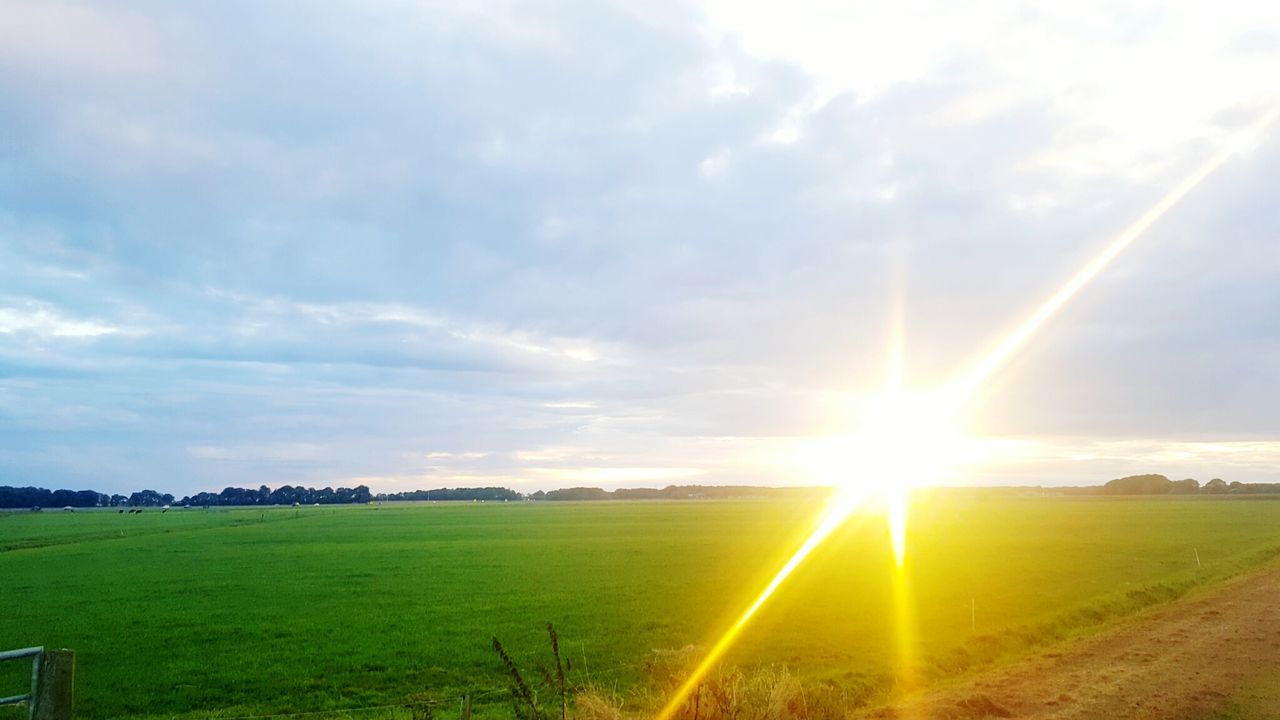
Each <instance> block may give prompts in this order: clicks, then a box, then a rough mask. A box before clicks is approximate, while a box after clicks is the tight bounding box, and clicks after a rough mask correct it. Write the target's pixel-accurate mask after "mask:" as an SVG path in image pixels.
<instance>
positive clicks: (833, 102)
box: [0, 0, 1280, 494]
mask: <svg viewBox="0 0 1280 720" xmlns="http://www.w3.org/2000/svg"><path fill="white" fill-rule="evenodd" d="M1264 5H1265V4H1263V3H1230V2H1218V3H1212V4H1209V3H1191V2H1184V3H1179V2H1080V3H1053V4H1034V5H1032V4H1023V3H1007V2H992V3H984V4H982V6H981V11H975V10H973V9H972V8H963V7H961V6H959V5H957V4H955V3H947V2H917V1H909V2H895V3H883V4H873V3H844V2H817V1H815V0H801V1H797V2H791V3H785V4H783V3H765V2H758V3H751V2H742V1H740V0H710V1H708V2H700V3H699V2H694V3H686V2H678V1H675V0H654V1H653V2H647V3H624V2H610V1H608V0H593V1H591V2H541V3H523V2H504V1H495V2H484V1H481V2H465V1H458V0H450V1H448V2H407V1H406V2H398V1H368V0H365V1H361V2H331V3H325V4H322V5H315V4H311V3H301V2H273V3H261V2H256V1H254V2H248V1H244V2H234V1H233V2H219V3H179V4H174V3H168V2H159V1H156V2H147V1H145V0H143V1H139V2H128V3H115V2H105V1H104V2H96V3H74V2H62V1H60V0H3V1H2V2H0V484H8V485H37V486H43V487H70V488H74V489H79V488H93V489H97V490H100V491H104V492H123V491H130V490H136V489H139V488H143V487H150V488H156V489H160V490H164V491H168V492H173V493H175V494H186V493H192V492H196V491H199V490H218V489H221V488H222V487H224V486H229V485H235V486H253V487H256V486H257V485H260V484H266V485H270V486H272V487H278V486H280V485H283V484H293V485H297V484H305V485H310V486H317V487H320V486H335V487H336V486H352V485H356V484H366V485H368V486H370V487H371V488H373V489H374V490H375V491H387V492H393V491H399V490H409V489H415V488H436V487H456V486H480V485H504V486H507V487H511V488H514V489H516V490H520V491H533V490H537V489H549V488H555V487H567V486H577V485H588V486H598V487H606V488H613V487H640V486H648V487H661V486H665V485H668V484H687V483H716V484H727V483H734V484H768V485H804V484H812V483H813V482H815V478H814V475H813V472H812V468H811V467H809V465H808V464H807V462H806V460H805V457H806V448H810V447H812V445H813V443H815V442H820V441H821V438H823V437H827V436H829V435H831V434H833V433H840V432H843V431H844V430H845V429H847V427H848V425H849V423H850V422H851V420H850V418H851V417H854V416H856V415H857V412H858V408H860V407H862V406H863V404H865V401H866V398H867V397H869V396H871V395H872V394H874V392H875V391H876V389H877V388H879V387H881V386H883V384H884V382H885V375H886V347H887V338H888V336H889V334H890V329H891V327H893V324H894V322H895V321H894V318H895V317H896V318H898V319H900V321H901V323H902V327H903V328H904V375H905V381H906V383H907V384H908V385H909V386H911V387H913V388H917V389H919V390H921V391H927V390H928V389H930V388H934V387H937V386H939V385H941V384H943V383H945V382H946V381H947V380H948V379H949V378H951V377H953V376H954V374H955V373H956V372H957V371H959V370H961V369H963V368H965V367H966V366H968V365H971V364H972V363H974V362H975V361H976V360H977V359H978V358H979V357H981V354H982V353H983V351H984V350H986V349H988V348H990V347H992V346H993V345H994V344H995V343H996V342H998V340H999V339H1000V337H1001V336H1002V334H1003V333H1006V332H1008V331H1009V330H1010V329H1011V328H1013V327H1015V326H1016V325H1017V324H1018V322H1019V321H1020V320H1022V319H1023V318H1024V317H1026V316H1027V314H1028V313H1030V312H1031V311H1032V310H1033V309H1034V308H1035V306H1036V305H1037V304H1038V303H1039V302H1041V301H1043V300H1044V299H1045V298H1046V297H1047V296H1048V295H1050V294H1051V293H1052V292H1053V291H1054V289H1055V288H1057V287H1058V286H1059V285H1060V284H1061V283H1062V282H1064V281H1065V280H1066V279H1067V278H1069V277H1070V276H1071V274H1072V273H1074V272H1075V270H1076V269H1077V268H1078V267H1080V266H1081V265H1082V264H1083V263H1085V262H1087V261H1088V260H1089V258H1090V257H1092V256H1093V254H1094V253H1096V252H1098V250H1099V249H1101V248H1102V247H1103V246H1104V245H1105V244H1106V243H1107V241H1108V240H1109V239H1110V238H1111V237H1112V236H1114V235H1115V234H1116V233H1117V232H1119V231H1120V230H1122V229H1123V228H1124V227H1125V226H1126V225H1128V224H1129V223H1130V222H1131V221H1133V220H1134V219H1135V218H1137V217H1138V216H1139V215H1141V214H1142V213H1143V212H1144V211H1145V210H1146V209H1147V208H1148V207H1150V206H1151V205H1152V204H1153V203H1154V202H1156V201H1157V200H1158V199H1159V198H1160V197H1162V196H1163V194H1164V193H1165V192H1167V191H1168V190H1169V188H1171V187H1173V186H1174V185H1176V184H1177V183H1179V182H1180V181H1181V180H1182V179H1183V178H1184V177H1186V176H1187V175H1188V174H1189V173H1191V172H1192V171H1194V169H1195V168H1196V167H1197V166H1198V165H1199V164H1200V163H1202V162H1204V161H1205V160H1206V159H1207V158H1209V157H1210V156H1212V155H1213V154H1214V153H1216V152H1218V151H1219V150H1221V149H1222V148H1224V147H1227V146H1229V144H1232V143H1234V144H1235V147H1236V148H1237V151H1238V152H1237V154H1236V155H1235V156H1234V157H1233V158H1232V159H1231V160H1229V161H1228V162H1227V163H1226V164H1225V165H1224V166H1223V167H1222V168H1221V169H1220V170H1219V171H1218V172H1217V173H1216V174H1214V175H1213V176H1212V177H1211V178H1209V180H1207V181H1206V182H1205V183H1203V184H1202V185H1201V186H1200V187H1198V188H1197V189H1196V190H1195V191H1194V192H1193V193H1192V194H1191V195H1190V196H1188V197H1187V198H1186V200H1185V201H1183V202H1182V203H1180V204H1179V205H1178V206H1176V207H1175V208H1174V209H1173V210H1172V211H1171V212H1170V213H1169V214H1168V215H1167V216H1166V217H1164V218H1163V219H1162V220H1161V221H1160V222H1159V223H1158V224H1157V225H1155V226H1154V227H1153V228H1152V229H1151V230H1150V231H1149V232H1148V233H1147V234H1146V235H1145V236H1144V237H1143V238H1142V239H1141V240H1140V241H1139V242H1138V243H1136V244H1135V245H1134V246H1133V247H1132V248H1130V249H1129V250H1127V251H1126V252H1125V253H1124V254H1123V255H1121V256H1120V257H1119V258H1118V259H1117V260H1116V262H1115V263H1114V264H1113V265H1111V266H1110V267H1109V268H1108V269H1107V270H1106V271H1105V272H1104V273H1103V274H1102V275H1100V276H1099V277H1098V278H1097V280H1096V281H1095V282H1094V283H1093V284H1091V285H1090V286H1089V287H1088V288H1087V289H1086V290H1085V291H1084V292H1083V293H1082V294H1081V295H1080V296H1079V298H1078V299H1077V300H1076V301H1074V302H1073V303H1072V304H1071V305H1070V306H1069V307H1067V308H1066V310H1065V311H1064V312H1063V313H1062V314H1061V315H1059V316H1058V317H1056V318H1055V319H1054V320H1053V322H1052V323H1050V324H1049V325H1048V326H1047V327H1046V328H1045V329H1044V331H1043V332H1041V333H1040V334H1038V335H1037V336H1036V337H1035V338H1034V339H1033V340H1032V341H1031V342H1030V343H1029V344H1028V345H1027V347H1026V348H1025V350H1024V351H1023V352H1022V353H1020V354H1019V355H1018V356H1017V358H1016V360H1015V362H1013V363H1011V364H1010V365H1009V366H1008V367H1006V368H1005V369H1004V370H1003V371H1002V372H1001V373H1000V374H999V375H998V376H997V377H996V378H995V379H994V381H993V383H992V384H991V385H990V386H989V387H987V388H986V389H985V391H984V393H983V394H982V396H981V398H980V399H979V401H978V402H977V403H976V405H975V406H974V407H973V408H972V409H971V411H970V412H969V414H968V415H967V416H966V420H965V433H966V437H967V438H968V440H966V447H967V448H969V452H968V454H966V456H965V458H964V459H963V462H959V463H958V464H957V465H956V467H955V468H954V469H953V470H952V472H950V473H948V475H947V477H945V478H941V479H940V480H939V481H940V482H953V483H965V484H974V483H979V484H999V485H1010V484H1017V485H1062V484H1096V483H1099V482H1103V481H1105V480H1108V479H1110V478H1113V477H1118V476H1121V475H1126V474H1130V473H1136V472H1161V473H1164V474H1167V475H1169V476H1170V477H1173V478H1175V479H1178V478H1182V477H1194V478H1197V479H1199V480H1201V481H1202V482H1203V481H1205V480H1208V479H1209V478H1212V477H1222V478H1224V479H1226V480H1229V481H1230V480H1241V481H1244V482H1259V481H1280V402H1277V401H1278V400H1280V313H1278V312H1276V308H1278V307H1280V236H1278V234H1280V213H1276V212H1275V201H1276V195H1275V188H1276V187H1280V138H1276V137H1270V136H1268V135H1267V134H1259V135H1255V136H1251V137H1247V138H1243V139H1242V138H1240V136H1239V135H1238V132H1239V131H1240V130H1241V129H1242V128H1244V127H1246V126H1248V125H1249V124H1250V123H1251V122H1253V121H1254V120H1255V119H1256V118H1257V117H1259V116H1261V115H1263V114H1264V113H1265V112H1266V111H1267V110H1268V109H1269V108H1270V107H1271V106H1272V105H1273V104H1274V103H1276V102H1277V101H1280V95H1278V94H1277V88H1276V86H1275V84H1274V79H1275V78H1276V77H1280V7H1272V8H1270V9H1268V8H1267V7H1265V6H1264ZM1272 134H1273V135H1280V133H1272Z"/></svg>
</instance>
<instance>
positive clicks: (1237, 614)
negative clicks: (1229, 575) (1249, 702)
mask: <svg viewBox="0 0 1280 720" xmlns="http://www.w3.org/2000/svg"><path fill="white" fill-rule="evenodd" d="M1277 667H1280V567H1277V566H1275V565H1271V566H1268V567H1267V568H1265V569H1262V570H1259V571H1256V572H1254V573H1251V574H1249V575H1246V576H1243V577H1240V578H1236V579H1234V580H1231V581H1229V582H1227V583H1225V584H1224V585H1222V586H1221V587H1219V588H1218V589H1216V590H1213V591H1211V592H1209V593H1205V594H1199V595H1196V596H1194V597H1190V598H1186V599H1183V600H1180V601H1178V602H1175V603H1172V604H1170V605H1167V606H1165V607H1163V608H1159V609H1156V610H1152V611H1149V612H1146V613H1143V614H1142V615H1140V616H1138V617H1137V618H1134V619H1133V620H1131V621H1129V622H1127V623H1125V624H1123V625H1121V626H1119V627H1116V628H1112V629H1108V630H1106V631H1104V632H1102V633H1099V634H1098V635H1094V636H1092V637H1089V638H1086V639H1083V640H1079V641H1075V642H1072V643H1068V644H1064V645H1059V646H1055V647H1053V648H1051V649H1049V650H1047V651H1045V652H1042V653H1040V654H1038V655H1035V656H1033V657H1031V658H1029V659H1027V660H1023V661H1019V662H1017V663H1014V664H1012V665H1008V666H1004V667H1001V668H996V669H993V670H991V671H988V672H986V673H982V674H979V675H976V676H974V677H973V678H972V679H969V680H967V681H964V682H962V683H960V684H957V685H954V686H948V687H947V688H945V689H939V690H935V691H931V692H926V693H924V694H923V695H921V696H919V697H917V698H914V699H912V700H908V701H904V702H900V703H898V704H895V705H892V706H888V707H882V708H878V709H875V710H871V711H868V712H867V713H866V714H865V716H864V717H867V718H898V719H900V720H924V719H926V718H927V719H928V720H977V719H979V718H991V717H998V718H1037V719H1042V720H1050V719H1053V720H1064V719H1066V718H1079V719H1082V720H1083V719H1084V718H1089V719H1091V720H1092V719H1094V718H1141V719H1142V720H1191V719H1192V718H1205V717H1212V716H1213V715H1214V714H1215V713H1216V712H1217V711H1218V709H1219V708H1221V707H1222V706H1223V704H1224V703H1225V702H1226V700H1227V699H1228V698H1230V697H1231V696H1232V695H1233V694H1234V693H1236V692H1238V691H1240V690H1242V689H1243V688H1246V687H1248V686H1249V685H1250V684H1251V683H1252V682H1254V681H1255V680H1256V679H1257V678H1259V677H1261V676H1263V675H1264V674H1266V673H1272V674H1274V672H1275V668H1277ZM1273 717H1280V709H1278V710H1277V714H1276V715H1275V716H1273Z"/></svg>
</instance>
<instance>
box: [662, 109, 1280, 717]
mask: <svg viewBox="0 0 1280 720" xmlns="http://www.w3.org/2000/svg"><path fill="white" fill-rule="evenodd" d="M1277 121H1280V106H1277V107H1275V108H1272V109H1271V110H1270V111H1269V112H1267V113H1265V114H1264V115H1263V116H1262V117H1260V118H1259V119H1257V120H1256V121H1255V122H1254V123H1253V124H1251V125H1250V126H1249V127H1247V128H1245V129H1244V130H1242V131H1240V132H1239V133H1237V135H1236V137H1235V138H1234V139H1233V141H1232V142H1228V143H1227V146H1226V147H1224V148H1223V149H1221V150H1220V151H1219V152H1217V153H1215V154H1214V155H1213V156H1212V157H1210V158H1209V159H1208V160H1207V161H1206V162H1205V163H1204V164H1203V165H1201V166H1200V167H1199V168H1198V169H1197V170H1196V171H1195V172H1193V173H1192V174H1191V175H1190V176H1188V177H1187V178H1186V179H1184V180H1183V181H1182V182H1181V183H1179V184H1178V185H1176V186H1175V187H1174V188H1173V189H1172V190H1170V191H1169V192H1168V193H1167V194H1166V195H1165V196H1164V197H1163V198H1161V199H1160V200H1159V201H1158V202H1157V203H1156V204H1155V205H1153V206H1151V207H1150V208H1149V209H1148V210H1147V211H1146V212H1145V213H1143V214H1142V215H1141V216H1139V217H1138V219H1137V220H1135V221H1134V222H1132V223H1131V224H1130V225H1129V226H1128V227H1127V228H1125V229H1124V230H1123V231H1122V232H1121V233H1120V234H1119V235H1117V236H1115V237H1114V238H1112V239H1111V241H1110V242H1108V243H1107V244H1106V245H1105V246H1104V247H1103V248H1102V250H1101V251H1100V252H1099V253H1097V254H1096V255H1095V256H1094V257H1093V258H1092V260H1090V261H1089V262H1088V263H1086V264H1085V265H1084V267H1082V268H1081V269H1080V270H1078V271H1077V272H1076V274H1075V275H1073V276H1071V277H1070V279H1068V280H1067V281H1066V283H1064V284H1063V285H1062V286H1060V287H1059V288H1058V289H1057V290H1056V291H1055V292H1054V293H1053V294H1051V295H1050V296H1049V297H1048V299H1047V300H1045V301H1043V302H1042V303H1041V304H1040V305H1039V306H1038V307H1036V309H1035V311H1034V312H1033V313H1032V314H1031V315H1030V316H1029V317H1027V318H1026V319H1025V320H1024V321H1023V322H1022V323H1021V324H1020V325H1018V326H1017V327H1016V328H1014V329H1013V331H1012V332H1009V333H1007V334H1005V335H1004V336H1003V337H1002V338H1001V340H1000V341H999V342H997V343H996V345H995V346H994V347H992V348H991V349H990V350H988V351H987V352H986V353H985V354H983V355H982V356H981V359H980V360H979V361H978V362H977V363H976V364H975V365H974V366H972V367H971V368H969V369H968V370H967V371H966V372H964V373H961V374H960V375H958V376H957V378H956V379H954V380H953V381H952V382H951V383H949V384H948V385H946V386H945V387H944V388H943V390H942V391H941V392H939V393H936V394H933V395H929V394H915V393H910V392H907V391H905V390H904V386H903V371H902V368H903V362H902V361H903V355H904V353H903V345H904V343H903V333H902V322H901V320H902V318H901V304H900V303H895V312H894V317H893V323H892V333H891V336H890V344H889V367H888V371H889V372H888V382H887V383H886V389H885V390H884V391H883V392H882V393H880V394H879V395H876V396H874V397H872V398H870V401H869V402H868V403H867V407H866V408H865V409H864V411H863V412H862V413H861V415H860V421H859V423H858V424H857V426H856V428H855V429H854V430H853V431H852V432H849V433H846V434H842V435H834V436H832V437H830V438H827V439H824V440H821V441H818V442H816V443H815V444H814V445H813V446H812V447H811V448H810V449H809V450H808V452H807V453H805V455H806V458H805V463H804V464H805V465H807V466H808V467H809V468H810V469H811V471H812V472H813V475H814V476H815V477H816V478H817V479H818V480H819V481H821V482H823V483H824V484H828V485H830V486H831V487H833V488H834V489H835V492H834V494H833V495H832V499H831V501H830V502H829V503H828V504H827V506H826V508H825V509H824V510H823V512H822V513H821V514H820V516H819V519H818V522H817V524H816V526H815V528H814V530H813V531H812V532H811V533H810V535H809V536H808V538H807V539H806V540H805V541H804V542H803V543H802V544H801V546H800V547H799V548H798V549H797V550H796V551H795V553H793V554H792V556H791V558H790V560H788V561H787V562H786V563H785V564H784V565H783V566H782V568H781V569H779V570H778V572H777V573H776V574H775V575H774V576H773V579H772V580H770V582H769V584H768V585H766V586H765V589H764V591H763V592H761V593H760V594H759V595H758V596H757V597H756V599H755V601H754V602H752V603H751V604H750V605H749V606H748V607H747V610H746V612H744V613H743V614H742V615H741V616H739V618H738V619H737V621H736V622H735V623H734V624H733V625H732V626H731V627H730V628H729V630H728V631H726V632H725V633H724V634H723V635H721V637H720V639H719V641H718V642H717V643H716V644H715V645H714V646H713V647H712V649H711V651H710V652H708V653H707V655H706V656H705V657H704V658H703V659H702V662H700V663H699V664H698V665H697V666H696V667H695V668H694V669H693V671H692V672H691V673H690V674H689V676H688V677H687V678H686V680H685V682H684V683H683V684H681V685H680V687H679V688H677V690H676V692H675V693H674V694H673V695H672V696H671V698H670V699H669V700H668V702H667V704H666V705H665V706H664V707H663V708H662V710H661V711H660V712H659V713H658V715H657V716H656V718H657V720H670V719H671V718H673V717H674V716H675V715H676V713H677V712H678V711H679V710H680V709H681V708H682V707H683V706H684V703H685V701H687V700H688V699H689V697H690V696H691V695H692V693H693V691H694V690H695V689H696V688H697V687H698V685H699V683H701V682H702V680H703V678H704V677H705V676H706V674H707V673H708V672H709V671H710V670H711V668H712V667H714V666H715V664H716V663H717V662H719V660H720V659H721V657H722V656H723V655H724V653H725V652H726V651H727V650H728V649H729V647H730V646H731V645H732V644H733V643H734V641H735V640H736V639H737V637H738V636H739V635H740V634H741V632H742V630H743V628H744V627H745V626H746V625H747V623H748V622H749V621H750V620H751V618H752V617H753V616H754V615H755V614H756V611H757V610H759V609H760V607H761V606H762V605H764V604H765V603H766V602H767V601H768V600H769V598H770V597H772V596H773V594H774V591H776V590H777V588H778V587H779V586H780V585H781V584H782V583H783V582H784V581H785V580H786V579H787V578H788V577H789V576H790V575H791V573H792V572H793V571H794V570H795V569H796V568H797V567H799V566H800V565H801V564H802V563H803V562H804V561H805V560H806V559H807V558H808V557H809V556H810V554H811V553H812V552H813V551H814V550H815V549H816V548H817V547H818V546H819V545H821V544H822V543H823V542H824V541H825V540H826V539H827V537H828V536H830V535H831V533H832V532H834V531H835V530H836V529H837V528H839V527H840V525H842V524H843V523H844V521H845V520H847V519H848V518H849V516H850V515H852V514H853V513H855V512H857V511H859V510H860V509H863V508H864V507H865V506H866V505H867V504H868V501H869V500H873V499H878V500H879V501H880V503H881V504H882V506H883V508H884V512H885V517H886V520H887V521H888V525H889V535H890V541H891V544H892V547H893V554H894V560H895V562H896V565H897V570H896V575H895V583H894V587H895V592H896V595H895V614H896V615H897V617H896V618H894V620H895V621H896V627H897V629H898V633H899V646H900V647H899V668H898V669H899V671H900V673H908V672H909V669H910V665H911V663H912V653H911V644H912V635H913V633H912V631H911V628H912V617H911V615H912V611H911V602H910V601H911V597H910V589H909V582H908V581H909V578H908V575H907V573H906V567H905V564H906V559H907V520H908V518H907V516H908V510H909V506H910V496H911V490H912V488H913V487H918V486H920V485H923V484H925V483H928V482H930V481H936V480H938V479H939V476H940V475H941V474H942V473H943V472H945V471H946V469H947V468H948V467H950V466H951V465H952V464H953V463H954V462H955V461H957V460H958V459H960V455H961V453H960V452H959V451H960V449H961V442H960V439H961V435H960V433H959V431H958V429H957V427H958V424H959V423H958V421H957V418H958V415H959V413H960V411H961V410H962V409H963V408H964V407H965V406H966V405H968V404H969V403H971V402H972V401H973V399H974V397H975V396H977V395H978V394H980V392H981V391H982V390H983V389H984V388H985V386H986V385H987V383H988V381H989V380H990V379H991V378H992V377H993V376H994V375H995V374H996V373H997V372H999V371H1000V370H1001V369H1002V368H1003V367H1004V366H1005V365H1007V364H1008V362H1009V360H1010V359H1011V358H1012V357H1014V356H1015V355H1016V354H1017V353H1018V352H1019V351H1020V350H1021V349H1022V348H1023V347H1024V346H1025V345H1026V344H1027V343H1028V342H1029V341H1030V339H1031V338H1032V337H1034V336H1035V335H1036V334H1038V333H1039V332H1040V331H1041V330H1042V329H1043V327H1044V326H1045V325H1046V324H1047V323H1048V322H1049V321H1050V320H1052V319H1053V317H1054V316H1055V315H1056V314H1057V313H1058V312H1059V311H1060V310H1061V309H1062V308H1063V307H1064V306H1065V305H1066V304H1067V303H1068V302H1070V301H1071V300H1072V299H1073V298H1074V297H1075V296H1076V295H1077V294H1078V293H1079V292H1080V291H1081V290H1082V289H1084V287H1085V286H1087V285H1088V284H1089V283H1090V282H1091V281H1092V280H1093V279H1094V278H1095V277H1096V276H1097V275H1098V274H1100V273H1101V272H1102V271H1103V270H1105V269H1106V268H1107V267H1108V266H1109V265H1110V264H1111V262H1112V261H1113V260H1115V258H1116V257H1117V256H1118V255H1120V253H1122V252H1123V251H1124V250H1125V249H1127V248H1128V247H1129V246H1130V245H1132V244H1133V243H1134V242H1135V241H1136V240H1137V239H1138V238H1140V237H1142V236H1143V235H1144V234H1145V233H1146V232H1147V230H1149V229H1150V228H1151V226H1152V225H1154V224H1155V223H1156V221H1158V220H1159V219H1160V218H1161V217H1163V216H1164V215H1165V214H1166V213H1167V212H1168V211H1169V210H1170V209H1171V208H1173V207H1174V206H1176V205H1177V204H1178V203H1179V202H1181V200H1182V199H1183V198H1184V197H1186V196H1187V195H1188V194H1189V193H1190V192H1191V191H1192V190H1194V189H1195V188H1196V187H1198V186H1199V185H1200V184H1201V183H1202V182H1204V181H1205V180H1206V179H1207V178H1208V177H1209V176H1211V175H1212V174H1213V173H1214V172H1215V171H1216V170H1217V169H1218V168H1219V167H1221V166H1222V165H1223V164H1225V163H1226V162H1227V160H1228V159H1230V158H1231V157H1232V156H1233V155H1235V154H1237V153H1238V152H1240V145H1241V143H1243V142H1245V141H1249V142H1252V141H1254V140H1256V138H1258V137H1260V136H1262V134H1263V133H1264V132H1265V131H1267V130H1268V129H1269V128H1270V127H1271V125H1273V124H1274V123H1276V122H1277Z"/></svg>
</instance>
